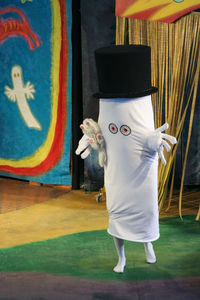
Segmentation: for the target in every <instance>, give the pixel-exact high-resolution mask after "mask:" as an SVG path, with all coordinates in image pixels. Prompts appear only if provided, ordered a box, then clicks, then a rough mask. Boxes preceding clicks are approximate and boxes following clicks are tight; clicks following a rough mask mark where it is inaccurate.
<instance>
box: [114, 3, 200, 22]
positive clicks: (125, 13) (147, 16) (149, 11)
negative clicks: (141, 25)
mask: <svg viewBox="0 0 200 300" xmlns="http://www.w3.org/2000/svg"><path fill="white" fill-rule="evenodd" d="M197 8H200V3H199V0H162V1H160V0H116V7H115V14H116V16H118V17H126V18H135V19H143V20H150V21H160V22H167V23H171V22H174V21H175V20H177V19H178V18H180V17H181V16H183V15H186V14H187V13H189V12H190V11H192V10H195V9H197Z"/></svg>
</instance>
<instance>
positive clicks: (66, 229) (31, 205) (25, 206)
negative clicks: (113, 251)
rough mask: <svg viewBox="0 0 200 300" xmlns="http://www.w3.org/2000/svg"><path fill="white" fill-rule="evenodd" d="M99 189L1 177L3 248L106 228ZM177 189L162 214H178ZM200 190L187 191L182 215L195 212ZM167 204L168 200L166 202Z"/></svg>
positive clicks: (1, 246)
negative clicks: (87, 190)
mask: <svg viewBox="0 0 200 300" xmlns="http://www.w3.org/2000/svg"><path fill="white" fill-rule="evenodd" d="M97 194H98V192H93V193H90V194H86V193H85V191H83V190H72V191H71V192H67V191H65V190H60V189H58V188H52V187H48V186H30V185H29V184H28V183H27V182H23V181H13V180H9V179H2V178H1V180H0V248H7V247H12V246H16V245H21V244H26V243H30V242H36V241H43V240H47V239H50V238H56V237H59V236H62V235H66V234H72V233H77V232H84V231H90V230H101V229H106V228H107V224H108V215H107V210H106V200H105V194H104V196H103V202H100V203H99V202H97V201H96V195H97ZM178 194H179V193H178V192H176V193H175V195H174V196H173V199H172V203H171V208H170V210H169V211H167V212H166V209H165V208H164V209H163V210H162V211H161V213H160V217H169V216H177V215H179V212H178ZM199 199H200V191H191V192H184V194H183V201H182V202H183V210H182V212H183V215H189V214H194V215H196V214H197V212H198V208H199ZM166 204H167V202H166Z"/></svg>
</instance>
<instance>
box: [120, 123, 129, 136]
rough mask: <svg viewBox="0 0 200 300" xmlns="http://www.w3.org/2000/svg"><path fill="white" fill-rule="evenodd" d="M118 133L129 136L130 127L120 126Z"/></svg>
mask: <svg viewBox="0 0 200 300" xmlns="http://www.w3.org/2000/svg"><path fill="white" fill-rule="evenodd" d="M120 132H121V133H122V134H123V135H126V136H127V135H129V134H130V133H131V129H130V127H128V126H127V125H122V126H121V127H120Z"/></svg>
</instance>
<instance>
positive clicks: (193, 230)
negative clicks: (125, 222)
mask: <svg viewBox="0 0 200 300" xmlns="http://www.w3.org/2000/svg"><path fill="white" fill-rule="evenodd" d="M160 233H161V237H160V239H159V240H158V241H156V242H155V243H154V249H155V252H156V256H157V263H156V264H154V265H149V264H147V263H145V252H144V246H143V244H142V243H131V242H125V251H126V257H127V266H126V268H125V271H124V273H123V274H116V273H114V272H113V271H112V269H113V267H114V265H115V264H116V262H117V254H116V250H115V247H114V243H113V240H112V237H111V236H109V235H108V234H107V232H106V231H105V230H102V231H92V232H84V233H78V234H72V235H67V236H63V237H60V238H56V239H51V240H47V241H44V242H36V243H31V244H27V245H21V246H17V247H13V248H9V249H1V250H0V272H22V271H23V272H27V271H29V272H31V271H37V272H44V273H51V274H65V275H70V276H78V277H81V278H85V279H94V280H123V281H138V280H152V279H170V278H180V277H191V276H200V259H199V255H200V223H199V222H196V221H195V217H194V216H187V217H184V220H183V221H181V220H180V218H178V217H177V218H167V219H161V220H160Z"/></svg>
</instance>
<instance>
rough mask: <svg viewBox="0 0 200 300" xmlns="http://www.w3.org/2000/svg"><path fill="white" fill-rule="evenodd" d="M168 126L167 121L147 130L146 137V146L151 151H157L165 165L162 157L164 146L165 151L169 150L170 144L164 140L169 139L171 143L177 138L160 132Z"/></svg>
mask: <svg viewBox="0 0 200 300" xmlns="http://www.w3.org/2000/svg"><path fill="white" fill-rule="evenodd" d="M168 128H169V125H168V123H165V124H164V125H162V126H161V127H159V128H157V129H156V130H155V131H153V132H149V134H148V135H147V139H146V146H147V148H148V149H150V150H151V151H157V152H158V155H159V157H160V159H161V161H162V163H163V164H164V165H166V160H165V157H164V148H166V150H167V152H169V151H170V150H171V146H170V145H169V143H168V142H166V140H167V141H169V142H170V143H171V144H172V145H174V144H176V143H177V140H176V138H175V137H174V136H172V135H169V134H165V133H162V132H163V131H165V130H166V129H168Z"/></svg>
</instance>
